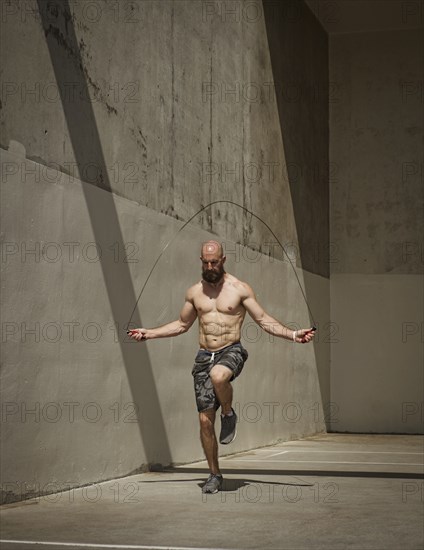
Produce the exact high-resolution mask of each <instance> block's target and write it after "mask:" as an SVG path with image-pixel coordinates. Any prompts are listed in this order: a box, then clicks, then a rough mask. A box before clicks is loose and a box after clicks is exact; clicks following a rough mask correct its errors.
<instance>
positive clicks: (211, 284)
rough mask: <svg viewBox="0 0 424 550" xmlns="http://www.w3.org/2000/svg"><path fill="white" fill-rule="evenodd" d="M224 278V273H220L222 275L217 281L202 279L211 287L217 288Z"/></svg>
mask: <svg viewBox="0 0 424 550" xmlns="http://www.w3.org/2000/svg"><path fill="white" fill-rule="evenodd" d="M224 280H225V273H223V274H222V277H221V278H220V279H219V281H216V283H210V282H209V281H205V279H203V281H204V282H205V283H206V284H208V285H210V286H211V287H212V288H215V289H216V288H219V287H220V286H221V285H222V284H223V283H224Z"/></svg>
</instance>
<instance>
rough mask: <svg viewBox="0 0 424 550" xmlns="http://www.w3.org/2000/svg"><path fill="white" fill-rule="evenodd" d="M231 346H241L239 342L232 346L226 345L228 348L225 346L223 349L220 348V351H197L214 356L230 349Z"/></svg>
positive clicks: (201, 349)
mask: <svg viewBox="0 0 424 550" xmlns="http://www.w3.org/2000/svg"><path fill="white" fill-rule="evenodd" d="M233 346H241V342H240V340H239V341H238V342H233V343H232V344H228V346H225V348H221V349H218V350H216V351H209V350H208V349H204V348H199V351H202V352H204V353H208V354H209V355H212V354H213V353H214V354H215V355H217V354H218V353H221V352H223V351H225V350H227V349H228V348H232V347H233Z"/></svg>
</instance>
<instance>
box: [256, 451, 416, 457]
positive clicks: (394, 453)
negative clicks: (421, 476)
mask: <svg viewBox="0 0 424 550" xmlns="http://www.w3.org/2000/svg"><path fill="white" fill-rule="evenodd" d="M284 453H304V454H309V453H327V454H358V455H361V454H362V455H365V454H383V455H384V454H387V455H422V456H424V453H408V452H402V451H335V450H331V451H315V450H314V451H308V450H297V451H296V450H290V451H282V452H281V453H274V454H272V455H269V457H268V458H271V457H272V456H277V455H281V454H284ZM265 458H266V457H265Z"/></svg>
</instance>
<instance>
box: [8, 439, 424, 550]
mask: <svg viewBox="0 0 424 550" xmlns="http://www.w3.org/2000/svg"><path fill="white" fill-rule="evenodd" d="M423 451H424V438H423V437H422V436H391V435H385V436H384V435H341V434H327V435H321V436H315V437H310V438H306V439H304V440H301V441H290V442H287V443H282V444H279V445H276V446H272V447H266V448H261V449H257V450H254V451H249V452H245V453H239V454H237V455H232V456H229V457H226V458H223V459H222V461H221V468H222V471H223V473H224V476H225V483H224V488H223V491H222V492H221V493H218V494H215V495H202V493H201V489H200V487H201V484H202V482H203V481H204V480H205V478H206V477H207V473H206V465H205V463H204V462H198V463H195V464H190V465H185V466H183V467H180V468H177V469H176V470H174V471H172V472H161V473H147V474H140V475H135V476H130V477H126V478H121V479H118V480H114V481H109V482H105V483H101V484H96V485H94V486H92V487H91V488H88V487H86V488H83V489H74V490H71V491H68V492H64V493H58V494H56V495H49V496H46V497H42V498H39V499H34V500H32V501H26V503H17V504H14V505H13V504H12V505H5V506H3V507H2V508H1V527H2V533H1V539H2V541H1V542H2V544H1V549H2V550H18V549H20V548H22V549H25V550H31V549H41V548H49V549H50V550H61V549H64V548H67V549H75V550H76V549H84V548H122V549H125V548H134V549H135V548H146V549H147V548H190V549H192V548H214V549H229V548H233V549H235V548H237V549H240V548H257V549H262V550H263V549H275V550H276V549H288V550H307V549H326V550H329V549H337V550H339V549H340V550H342V549H355V550H359V549H360V550H390V549H393V550H400V549H402V550H422V549H423V547H424V517H423V509H424V482H423V477H424V476H423V472H424V464H423V461H424V454H423ZM12 541H19V542H12ZM36 543H37V544H36ZM56 543H57V544H56Z"/></svg>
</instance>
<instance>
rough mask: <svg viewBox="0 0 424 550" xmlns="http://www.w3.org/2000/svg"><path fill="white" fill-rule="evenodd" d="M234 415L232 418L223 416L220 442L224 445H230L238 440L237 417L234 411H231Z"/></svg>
mask: <svg viewBox="0 0 424 550" xmlns="http://www.w3.org/2000/svg"><path fill="white" fill-rule="evenodd" d="M231 410H232V411H233V414H232V415H231V416H227V415H225V416H222V415H221V433H220V435H219V442H220V443H221V444H222V445H228V443H231V441H234V439H235V438H236V434H237V430H236V426H237V415H236V413H235V411H234V409H233V408H232V409H231Z"/></svg>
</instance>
